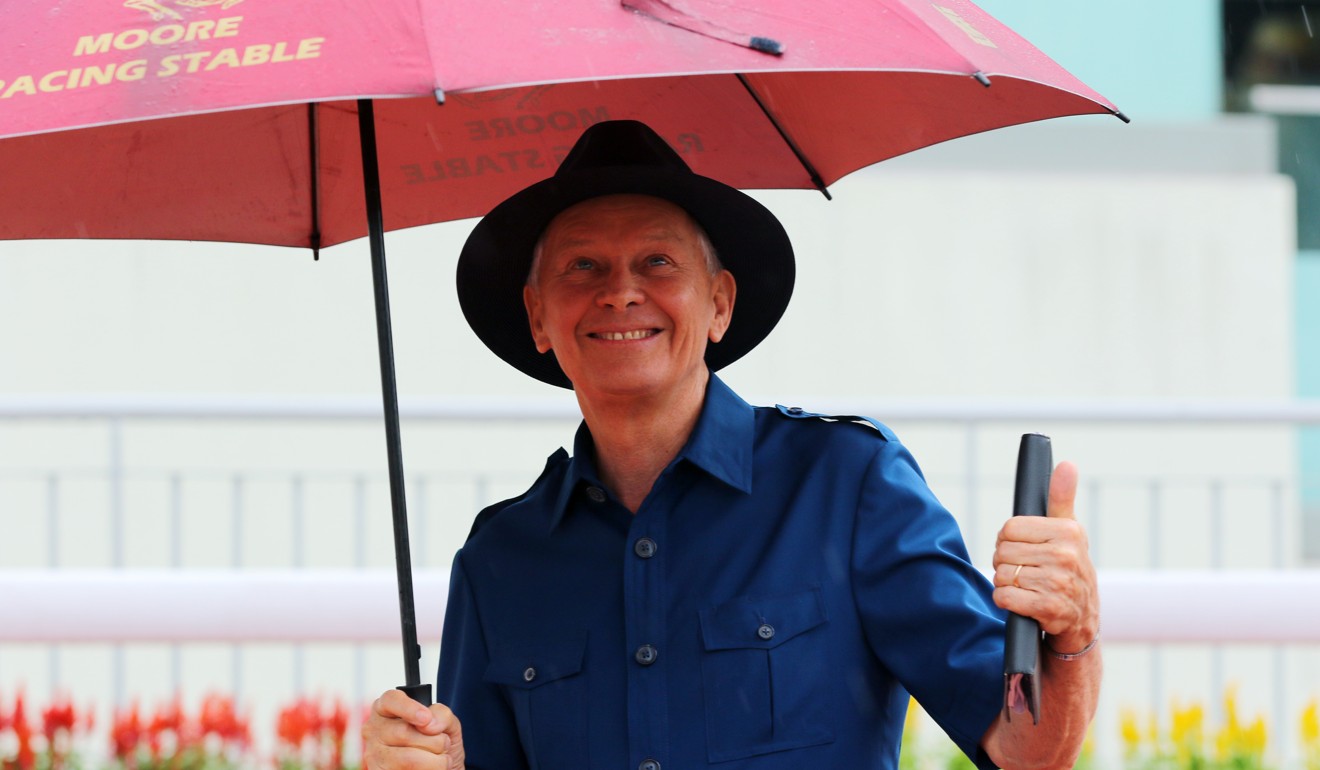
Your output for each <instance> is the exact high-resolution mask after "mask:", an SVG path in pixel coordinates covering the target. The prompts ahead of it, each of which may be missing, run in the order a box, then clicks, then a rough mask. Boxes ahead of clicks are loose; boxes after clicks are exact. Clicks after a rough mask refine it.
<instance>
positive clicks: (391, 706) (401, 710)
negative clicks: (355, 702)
mask: <svg viewBox="0 0 1320 770" xmlns="http://www.w3.org/2000/svg"><path fill="white" fill-rule="evenodd" d="M373 708H374V709H375V711H376V713H377V714H380V715H381V716H383V717H390V718H393V719H402V720H404V721H405V722H407V723H408V724H410V725H413V726H414V727H417V728H423V727H426V726H427V725H429V724H431V721H432V718H433V715H432V713H431V710H430V709H428V708H427V707H425V706H423V705H422V704H420V703H418V702H417V701H415V700H413V699H412V698H410V697H408V695H407V694H405V693H404V692H403V691H402V690H389V691H387V692H385V693H384V694H382V695H381V696H380V697H379V698H377V699H376V703H375V704H374V705H373ZM437 732H438V731H437Z"/></svg>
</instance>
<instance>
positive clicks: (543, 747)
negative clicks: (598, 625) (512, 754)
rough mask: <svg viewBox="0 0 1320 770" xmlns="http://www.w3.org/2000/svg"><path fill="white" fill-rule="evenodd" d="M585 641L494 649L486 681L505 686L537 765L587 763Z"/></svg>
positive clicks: (524, 741)
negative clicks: (583, 663)
mask: <svg viewBox="0 0 1320 770" xmlns="http://www.w3.org/2000/svg"><path fill="white" fill-rule="evenodd" d="M585 654H586V639H585V638H583V639H580V640H574V641H563V642H547V641H535V642H526V643H515V644H507V645H502V646H500V647H498V648H495V649H492V650H491V653H490V664H489V665H488V666H487V667H486V673H485V676H484V679H485V681H487V682H490V683H492V684H497V685H500V686H501V688H502V689H503V690H504V692H505V694H506V696H507V697H508V699H509V704H510V706H511V707H512V708H513V713H514V718H515V720H516V721H517V723H518V737H519V739H520V740H521V741H522V745H523V751H524V752H525V753H526V755H527V758H528V760H529V762H530V764H531V766H532V767H533V768H559V767H584V766H585V764H586V757H587V754H586V732H587V730H586V713H587V712H586V674H585V673H584V672H583V670H582V668H583V666H582V662H583V659H584V657H585Z"/></svg>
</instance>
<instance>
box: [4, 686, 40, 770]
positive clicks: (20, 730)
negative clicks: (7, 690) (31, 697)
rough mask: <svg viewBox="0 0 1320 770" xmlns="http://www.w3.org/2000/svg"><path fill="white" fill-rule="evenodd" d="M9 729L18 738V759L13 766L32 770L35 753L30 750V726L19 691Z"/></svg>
mask: <svg viewBox="0 0 1320 770" xmlns="http://www.w3.org/2000/svg"><path fill="white" fill-rule="evenodd" d="M9 727H10V729H12V730H13V731H14V736H15V737H17V738H18V758H17V760H16V765H15V766H16V767H17V768H18V770H32V768H33V767H34V766H35V765H36V763H37V753H36V751H34V750H33V748H32V726H31V725H29V724H28V720H27V709H26V708H25V707H24V706H23V693H22V691H21V690H20V691H19V693H18V695H16V696H15V697H14V716H13V717H12V718H10V721H9Z"/></svg>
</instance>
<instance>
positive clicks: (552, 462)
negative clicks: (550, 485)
mask: <svg viewBox="0 0 1320 770" xmlns="http://www.w3.org/2000/svg"><path fill="white" fill-rule="evenodd" d="M567 461H568V452H567V451H565V450H564V448H563V447H560V448H559V449H558V450H556V451H555V453H554V454H552V455H550V456H549V457H548V458H546V461H545V468H544V469H542V471H541V475H540V476H537V477H536V481H534V482H532V485H531V486H529V487H527V491H526V492H523V493H522V494H521V495H518V496H517V497H510V498H509V499H508V500H501V501H500V502H498V503H495V504H493V505H488V506H486V507H485V508H483V509H481V513H478V514H477V518H476V519H474V520H473V521H472V529H470V530H468V540H471V539H472V536H473V535H475V534H477V530H479V529H481V528H482V527H483V526H484V525H485V524H486V522H488V521H490V520H491V519H493V518H495V516H496V514H498V513H499V512H500V511H502V510H504V509H505V508H508V507H509V506H510V505H513V504H514V503H516V502H518V501H520V500H522V499H523V498H525V497H527V495H528V494H530V493H531V491H532V490H533V489H536V488H537V487H538V486H540V484H541V482H542V481H544V480H545V477H546V476H549V475H550V472H551V471H552V470H554V469H555V468H556V467H557V466H559V465H561V464H563V463H565V462H567Z"/></svg>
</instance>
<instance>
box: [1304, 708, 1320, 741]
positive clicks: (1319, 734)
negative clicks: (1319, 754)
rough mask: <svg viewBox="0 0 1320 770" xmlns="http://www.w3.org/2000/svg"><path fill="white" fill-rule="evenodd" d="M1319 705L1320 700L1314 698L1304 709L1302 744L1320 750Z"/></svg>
mask: <svg viewBox="0 0 1320 770" xmlns="http://www.w3.org/2000/svg"><path fill="white" fill-rule="evenodd" d="M1317 707H1320V700H1317V699H1316V698H1312V699H1311V702H1310V703H1308V704H1306V709H1305V710H1304V711H1302V724H1301V727H1302V729H1301V731H1300V734H1301V736H1302V746H1303V747H1304V748H1307V749H1311V750H1320V714H1317Z"/></svg>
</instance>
